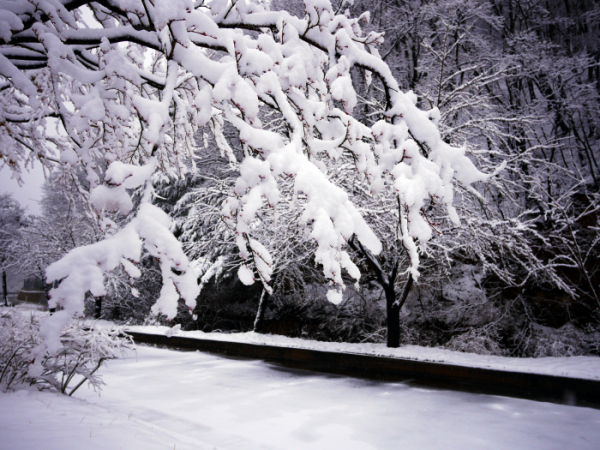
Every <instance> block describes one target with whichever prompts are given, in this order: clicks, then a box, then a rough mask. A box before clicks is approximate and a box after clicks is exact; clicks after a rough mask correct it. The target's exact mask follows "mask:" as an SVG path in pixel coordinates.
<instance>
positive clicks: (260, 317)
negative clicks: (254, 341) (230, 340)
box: [252, 289, 270, 333]
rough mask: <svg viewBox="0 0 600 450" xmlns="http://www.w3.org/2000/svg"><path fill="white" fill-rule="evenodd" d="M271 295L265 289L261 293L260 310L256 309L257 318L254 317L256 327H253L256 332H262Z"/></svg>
mask: <svg viewBox="0 0 600 450" xmlns="http://www.w3.org/2000/svg"><path fill="white" fill-rule="evenodd" d="M269 297H270V296H269V293H268V292H267V291H266V290H265V289H263V290H262V293H261V294H260V300H259V301H258V311H256V318H255V319H254V328H253V329H252V331H254V332H256V333H260V332H261V329H262V325H263V319H264V318H265V311H266V310H267V303H268V301H269Z"/></svg>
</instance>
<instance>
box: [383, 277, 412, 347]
mask: <svg viewBox="0 0 600 450" xmlns="http://www.w3.org/2000/svg"><path fill="white" fill-rule="evenodd" d="M412 285H413V277H412V275H409V276H408V280H406V284H405V285H404V290H403V291H402V297H400V298H399V299H396V290H395V289H394V285H393V284H392V283H390V284H389V285H388V286H386V287H384V291H385V300H386V306H387V308H386V309H387V346H388V347H390V348H398V347H400V310H401V309H402V307H403V306H404V303H405V302H406V299H407V298H408V294H409V293H410V290H411V288H412Z"/></svg>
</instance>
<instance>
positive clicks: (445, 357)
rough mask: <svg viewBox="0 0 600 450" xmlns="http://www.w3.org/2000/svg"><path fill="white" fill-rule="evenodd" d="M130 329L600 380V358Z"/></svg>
mask: <svg viewBox="0 0 600 450" xmlns="http://www.w3.org/2000/svg"><path fill="white" fill-rule="evenodd" d="M128 329H129V330H130V331H135V332H138V333H147V334H158V335H167V336H169V335H172V334H177V336H185V337H188V338H196V339H206V340H215V341H227V342H240V343H246V344H256V345H272V346H277V347H292V348H303V349H309V350H320V351H327V352H340V353H353V354H361V355H371V356H384V357H390V358H399V359H410V360H415V361H423V362H436V363H442V364H453V365H458V366H466V367H477V368H481V369H494V370H503V371H508V372H522V373H537V374H543V375H554V376H562V377H570V378H581V379H587V380H600V358H599V357H596V356H570V357H544V358H510V357H504V356H489V355H476V354H473V353H462V352H456V351H452V350H446V349H442V348H431V347H419V346H416V345H406V346H403V347H400V348H387V347H386V346H385V344H347V343H341V342H319V341H310V340H306V339H298V338H289V337H286V336H279V335H271V334H259V333H253V332H250V333H203V332H202V331H176V330H175V329H174V328H169V327H164V326H131V327H128Z"/></svg>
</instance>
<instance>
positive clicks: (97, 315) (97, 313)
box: [94, 297, 102, 319]
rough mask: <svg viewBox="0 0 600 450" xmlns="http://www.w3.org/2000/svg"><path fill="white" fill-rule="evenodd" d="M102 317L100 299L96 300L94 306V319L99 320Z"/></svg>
mask: <svg viewBox="0 0 600 450" xmlns="http://www.w3.org/2000/svg"><path fill="white" fill-rule="evenodd" d="M100 316H102V297H98V298H96V304H95V305H94V319H99V318H100Z"/></svg>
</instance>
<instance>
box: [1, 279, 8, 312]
mask: <svg viewBox="0 0 600 450" xmlns="http://www.w3.org/2000/svg"><path fill="white" fill-rule="evenodd" d="M2 291H3V293H4V306H8V289H7V287H6V270H3V271H2Z"/></svg>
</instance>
